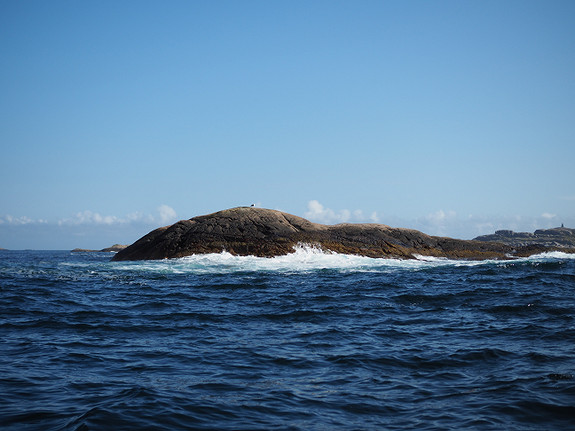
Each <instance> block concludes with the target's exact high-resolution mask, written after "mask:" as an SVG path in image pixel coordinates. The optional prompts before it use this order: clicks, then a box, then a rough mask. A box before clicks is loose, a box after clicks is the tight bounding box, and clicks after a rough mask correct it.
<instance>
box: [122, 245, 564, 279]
mask: <svg viewBox="0 0 575 431" xmlns="http://www.w3.org/2000/svg"><path fill="white" fill-rule="evenodd" d="M564 259H575V254H568V253H562V252H549V253H542V254H539V255H534V256H530V257H527V258H520V259H515V260H511V261H500V260H484V261H465V260H450V259H446V258H437V257H431V256H419V255H416V256H414V259H412V260H405V259H390V258H372V257H365V256H356V255H349V254H340V253H335V252H332V251H329V250H323V249H322V248H321V247H318V246H314V245H309V244H298V245H297V246H295V247H294V253H291V254H288V255H284V256H276V257H272V258H268V257H256V256H234V255H232V254H230V253H228V252H227V251H223V252H221V253H211V254H198V255H191V256H187V257H183V258H179V259H165V260H159V261H138V262H122V263H117V264H115V265H116V267H117V269H121V270H133V269H138V270H150V271H158V272H167V273H186V272H197V273H232V272H247V271H250V272H251V271H272V272H286V273H288V272H306V271H318V270H336V271H343V272H385V271H391V270H422V269H429V268H436V267H469V266H478V265H507V264H509V263H510V262H513V263H541V262H547V261H556V260H564Z"/></svg>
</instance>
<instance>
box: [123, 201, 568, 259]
mask: <svg viewBox="0 0 575 431" xmlns="http://www.w3.org/2000/svg"><path fill="white" fill-rule="evenodd" d="M298 243H307V244H312V245H316V246H320V247H321V248H322V249H324V250H331V251H334V252H338V253H346V254H356V255H362V256H369V257H394V258H405V259H413V258H414V255H423V256H436V257H447V258H452V259H473V260H482V259H509V258H511V257H512V256H525V255H529V254H534V253H540V252H541V251H548V250H550V249H549V248H546V247H543V248H541V247H537V248H536V250H535V248H534V249H525V250H523V249H522V248H521V247H513V246H510V245H505V244H502V243H497V242H482V241H466V240H459V239H452V238H443V237H434V236H429V235H426V234H424V233H422V232H419V231H416V230H412V229H401V228H391V227H389V226H386V225H383V224H338V225H333V226H326V225H322V224H317V223H312V222H310V221H308V220H306V219H303V218H301V217H297V216H294V215H291V214H287V213H284V212H281V211H275V210H270V209H262V208H253V207H239V208H232V209H228V210H224V211H219V212H216V213H213V214H208V215H204V216H199V217H194V218H192V219H189V220H181V221H179V222H177V223H175V224H173V225H171V226H165V227H161V228H158V229H156V230H154V231H152V232H150V233H148V234H147V235H145V236H144V237H142V238H141V239H139V240H138V241H136V242H135V243H134V244H132V245H130V246H128V247H126V248H125V249H123V250H120V251H119V252H118V253H117V254H116V255H115V256H114V258H113V260H115V261H121V260H146V259H166V258H177V257H184V256H189V255H192V254H205V253H220V252H222V251H224V250H225V251H227V252H229V253H231V254H234V255H242V256H246V255H253V256H261V257H272V256H280V255H285V254H289V253H293V252H294V246H296V245H297V244H298ZM574 251H575V250H574Z"/></svg>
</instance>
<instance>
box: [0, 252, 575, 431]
mask: <svg viewBox="0 0 575 431" xmlns="http://www.w3.org/2000/svg"><path fill="white" fill-rule="evenodd" d="M110 257H111V255H110V254H105V253H94V254H90V253H85V254H82V253H80V254H72V253H70V252H60V251H58V252H47V251H22V252H16V251H0V427H1V428H2V429H6V430H108V429H114V430H122V429H128V430H135V429H136V430H143V429H150V430H151V429H154V430H174V429H206V430H207V429H210V430H270V429H274V430H332V429H337V430H358V429H391V430H393V429H418V430H435V429H437V430H439V429H487V430H489V429H492V430H502V429H505V430H542V429H546V430H551V429H557V430H565V429H574V428H573V427H575V260H574V259H572V258H569V257H568V256H567V255H561V254H554V255H547V256H540V257H534V258H530V259H523V260H519V261H513V262H481V263H465V262H450V261H429V262H423V261H409V262H408V261H403V262H402V261H394V260H379V259H368V258H360V257H351V256H341V255H326V254H321V253H318V252H316V251H313V250H307V251H306V250H299V251H298V252H297V253H296V254H294V255H292V256H289V257H284V258H277V259H258V258H234V257H232V256H229V255H210V256H198V257H192V258H188V259H181V260H173V261H161V262H129V263H126V262H110V261H109V259H110Z"/></svg>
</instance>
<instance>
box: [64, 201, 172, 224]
mask: <svg viewBox="0 0 575 431" xmlns="http://www.w3.org/2000/svg"><path fill="white" fill-rule="evenodd" d="M156 211H157V214H142V213H140V212H134V213H130V214H128V215H126V216H124V217H118V216H114V215H101V214H100V213H97V212H92V211H90V210H85V211H80V212H78V213H76V214H74V215H73V216H72V217H66V218H63V219H61V220H59V221H58V225H60V226H69V225H108V226H111V225H122V224H131V223H144V224H168V223H172V222H175V221H176V219H177V214H176V211H175V210H174V209H173V208H172V207H170V206H168V205H165V204H162V205H160V206H159V207H158V208H157V209H156Z"/></svg>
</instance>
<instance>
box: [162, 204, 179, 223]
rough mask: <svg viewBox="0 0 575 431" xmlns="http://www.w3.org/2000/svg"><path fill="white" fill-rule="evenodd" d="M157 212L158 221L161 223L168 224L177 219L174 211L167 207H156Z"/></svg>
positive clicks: (163, 205)
mask: <svg viewBox="0 0 575 431" xmlns="http://www.w3.org/2000/svg"><path fill="white" fill-rule="evenodd" d="M158 212H159V215H160V221H161V222H162V223H170V222H174V221H176V218H177V217H178V216H177V214H176V211H174V209H173V208H172V207H169V206H168V205H165V204H162V205H160V206H159V207H158Z"/></svg>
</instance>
